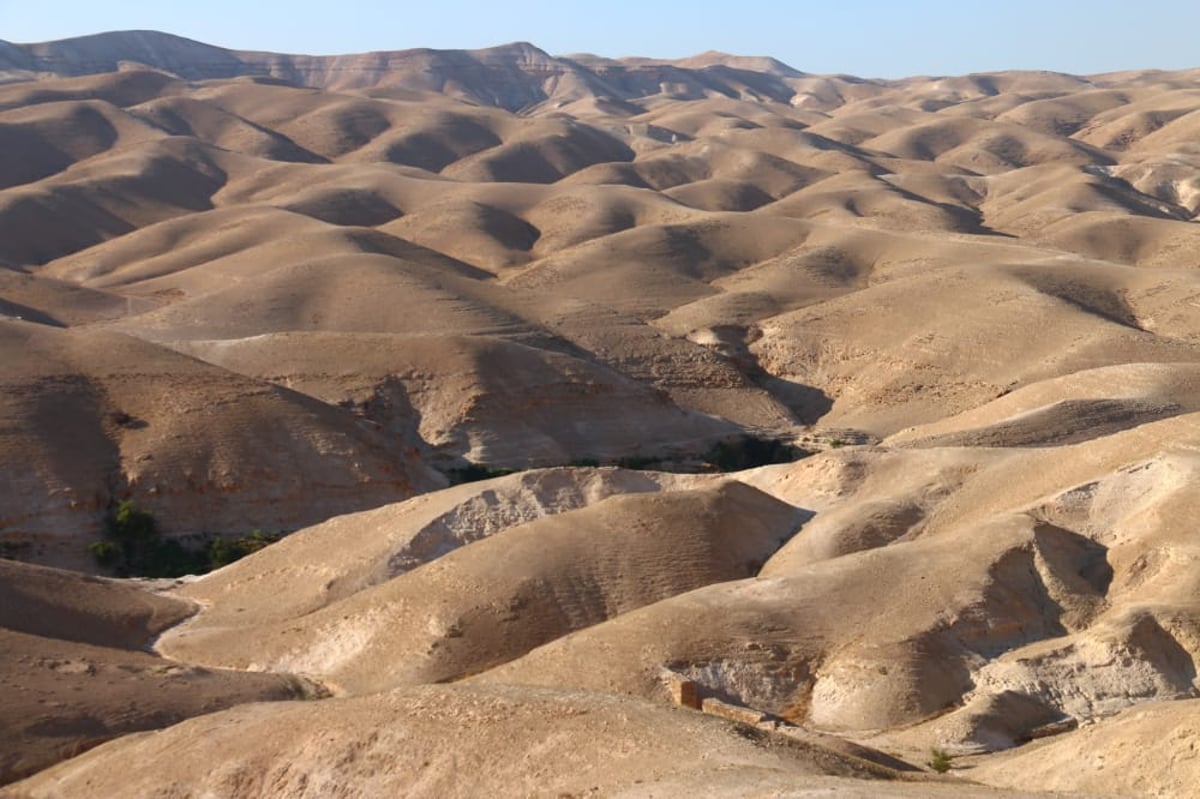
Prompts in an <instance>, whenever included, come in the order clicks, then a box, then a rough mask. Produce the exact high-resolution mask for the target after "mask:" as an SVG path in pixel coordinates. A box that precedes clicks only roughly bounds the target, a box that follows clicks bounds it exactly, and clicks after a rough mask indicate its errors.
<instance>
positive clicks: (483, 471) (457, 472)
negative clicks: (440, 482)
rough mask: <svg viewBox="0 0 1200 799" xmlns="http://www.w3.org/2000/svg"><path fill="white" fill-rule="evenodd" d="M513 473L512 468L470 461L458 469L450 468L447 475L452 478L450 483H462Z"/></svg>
mask: <svg viewBox="0 0 1200 799" xmlns="http://www.w3.org/2000/svg"><path fill="white" fill-rule="evenodd" d="M512 473H513V470H512V469H504V468H502V467H499V466H488V465H487V464H486V463H468V464H467V465H466V466H461V467H459V468H457V469H448V470H447V471H446V477H448V478H450V485H461V484H462V483H474V482H477V481H479V480H491V479H492V478H493V477H503V476H504V475H506V474H512Z"/></svg>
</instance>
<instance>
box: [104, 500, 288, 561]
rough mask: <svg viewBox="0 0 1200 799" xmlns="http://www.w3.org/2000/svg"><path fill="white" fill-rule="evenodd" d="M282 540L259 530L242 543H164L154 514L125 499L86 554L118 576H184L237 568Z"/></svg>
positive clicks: (169, 540)
mask: <svg viewBox="0 0 1200 799" xmlns="http://www.w3.org/2000/svg"><path fill="white" fill-rule="evenodd" d="M279 538H280V536H279V535H275V534H270V533H264V532H263V531H261V530H255V531H254V532H252V533H249V534H247V535H244V536H241V537H239V538H233V539H225V538H217V539H215V540H214V541H212V543H210V544H209V545H208V546H206V547H200V548H195V547H187V546H184V545H183V544H182V543H180V542H179V541H176V540H174V539H164V538H163V537H162V535H161V532H160V531H159V528H158V520H157V519H155V518H154V516H153V515H152V514H150V513H148V512H147V511H144V510H142V509H141V508H139V507H137V505H135V504H134V502H133V501H132V500H129V499H123V500H121V501H120V502H119V503H117V505H116V507H115V508H114V509H113V510H112V512H110V513H109V514H108V517H107V518H106V519H105V523H104V538H102V539H101V540H99V541H94V542H92V544H91V545H90V546H89V547H88V549H89V550H90V551H91V553H92V556H93V557H94V558H95V559H96V563H98V564H99V565H100V566H102V567H104V568H106V569H108V570H110V571H111V572H112V573H113V574H115V575H117V576H118V577H182V576H183V575H185V574H204V573H206V572H210V571H212V570H213V569H217V568H220V567H221V566H225V565H227V564H230V563H233V562H234V561H235V560H238V559H239V558H243V557H245V556H246V555H249V554H250V553H251V552H257V551H258V550H260V549H262V548H263V547H265V546H267V545H268V544H271V543H273V542H275V541H278V540H279Z"/></svg>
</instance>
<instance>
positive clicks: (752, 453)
mask: <svg viewBox="0 0 1200 799" xmlns="http://www.w3.org/2000/svg"><path fill="white" fill-rule="evenodd" d="M811 454H812V453H810V452H809V451H808V450H805V449H801V448H799V447H796V446H793V445H792V444H789V443H787V442H786V441H783V440H781V439H778V438H761V437H759V436H750V435H744V436H741V437H739V438H736V439H733V440H731V441H721V442H718V443H717V444H715V445H713V447H712V448H711V449H710V450H709V451H708V452H707V453H705V456H704V459H705V460H706V461H708V462H709V463H711V464H712V465H713V466H716V467H717V468H718V469H720V470H721V471H723V472H740V471H742V470H743V469H753V468H755V467H756V466H769V465H770V464H773V463H791V462H792V461H795V460H799V459H800V458H804V457H807V456H808V455H811Z"/></svg>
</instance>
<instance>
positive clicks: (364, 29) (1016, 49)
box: [0, 0, 1200, 77]
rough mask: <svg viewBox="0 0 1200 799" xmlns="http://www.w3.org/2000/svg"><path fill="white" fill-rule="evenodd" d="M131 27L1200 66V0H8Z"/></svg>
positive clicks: (588, 47) (852, 62)
mask: <svg viewBox="0 0 1200 799" xmlns="http://www.w3.org/2000/svg"><path fill="white" fill-rule="evenodd" d="M130 28H151V29H156V30H163V31H168V32H170V33H176V34H179V35H181V36H187V37H189V38H193V39H199V40H201V41H205V42H209V43H211V44H217V45H221V46H225V47H233V48H242V49H261V50H275V51H280V52H294V53H314V54H318V53H351V52H363V51H367V50H401V49H405V48H409V47H439V48H455V47H464V48H474V47H486V46H489V45H493V44H501V43H504V42H510V41H517V40H525V41H531V42H533V43H534V44H536V45H538V46H539V47H541V48H543V49H545V50H547V51H549V52H551V53H555V54H565V53H574V52H591V53H597V54H600V55H607V56H622V55H646V56H655V57H660V58H676V57H680V56H685V55H691V54H693V53H697V52H702V51H704V50H724V51H727V52H733V53H738V54H744V55H771V56H775V57H776V58H779V59H781V60H783V61H786V62H787V63H789V64H791V65H792V66H793V67H796V68H797V69H800V70H804V71H806V72H819V73H828V72H846V73H851V74H856V75H862V76H866V77H901V76H905V75H918V74H920V75H945V74H961V73H965V72H978V71H985V70H994V69H1051V70H1057V71H1062V72H1074V73H1093V72H1104V71H1115V70H1122V69H1139V68H1152V67H1153V68H1160V69H1182V68H1188V67H1198V66H1200V47H1198V46H1197V40H1198V38H1200V36H1198V33H1200V0H1187V1H1185V0H1178V1H1176V0H1169V1H1168V0H1163V1H1159V0H1143V1H1142V2H1129V0H1124V1H1123V2H1118V1H1117V0H1087V1H1086V2H1079V1H1077V0H991V1H990V2H988V3H986V4H984V3H972V2H969V0H959V1H958V2H948V1H946V0H911V2H907V3H906V2H884V1H883V0H860V1H858V2H855V0H841V1H840V2H839V0H827V1H826V2H766V1H765V0H720V1H719V2H717V1H715V0H688V1H687V2H679V1H676V0H669V1H667V2H655V0H606V1H605V2H588V3H582V2H575V3H573V2H565V1H563V2H548V1H547V0H512V1H510V2H502V0H493V1H491V2H489V1H487V0H422V1H421V2H406V0H388V1H386V2H385V1H383V0H341V1H340V2H339V0H321V1H320V2H311V1H310V0H293V2H277V1H276V0H260V1H259V2H256V1H255V0H237V1H234V0H182V1H180V0H107V1H106V0H63V1H62V2H54V0H41V1H39V0H0V39H6V40H8V41H16V42H30V41H45V40H48V39H60V38H66V37H69V36H77V35H83V34H87V33H97V32H100V31H105V30H122V29H130Z"/></svg>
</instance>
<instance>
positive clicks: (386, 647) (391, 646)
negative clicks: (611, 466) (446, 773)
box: [159, 483, 803, 694]
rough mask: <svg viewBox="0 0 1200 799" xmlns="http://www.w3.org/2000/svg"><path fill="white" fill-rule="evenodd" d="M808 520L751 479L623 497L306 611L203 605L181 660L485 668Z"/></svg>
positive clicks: (419, 671) (389, 682)
mask: <svg viewBox="0 0 1200 799" xmlns="http://www.w3.org/2000/svg"><path fill="white" fill-rule="evenodd" d="M802 519H803V514H802V513H801V512H800V511H799V510H797V509H796V508H793V507H792V506H790V505H787V504H785V503H782V502H779V501H778V500H774V499H771V498H770V497H768V496H767V495H765V494H763V493H761V492H759V491H757V490H755V489H752V488H750V487H748V486H745V485H742V484H740V483H725V484H723V485H720V486H718V487H716V488H713V489H707V490H702V491H681V492H671V493H666V494H657V493H652V494H638V495H635V496H630V497H613V498H610V499H607V500H604V501H601V502H598V503H595V504H593V505H589V506H588V507H586V508H584V509H581V510H576V511H572V512H567V513H563V514H559V515H555V516H553V517H550V518H545V519H540V520H535V521H532V522H529V523H527V524H524V525H518V526H515V527H513V528H511V529H508V530H502V531H500V532H498V533H495V534H493V535H491V536H488V537H487V538H486V539H484V540H480V541H477V542H474V543H469V544H467V545H465V546H463V547H461V548H459V549H456V550H455V551H453V552H450V553H447V554H443V555H441V556H440V557H438V558H437V559H436V560H434V561H433V562H431V563H428V564H425V565H423V566H420V567H418V568H416V569H414V570H412V571H408V572H405V573H402V574H400V575H399V576H397V577H395V578H393V579H391V580H389V581H387V582H384V583H381V584H378V585H376V586H373V587H371V588H369V589H365V590H363V591H361V592H359V593H356V594H354V595H352V596H350V597H348V598H346V599H342V600H340V601H336V602H333V603H331V604H329V605H326V606H325V607H323V608H322V609H320V610H319V611H316V612H312V613H308V614H305V615H304V616H303V617H301V618H294V617H293V618H287V619H281V620H279V621H278V622H276V623H274V624H270V625H260V626H250V627H236V628H232V629H230V628H225V627H222V626H221V625H220V624H219V623H218V624H215V625H214V624H213V623H211V622H209V621H208V620H207V618H206V617H205V615H204V614H201V616H200V617H198V618H197V619H196V620H195V621H193V622H192V623H190V624H188V625H186V627H184V628H181V629H180V630H177V631H173V632H172V633H171V634H170V635H169V636H167V637H166V638H164V639H163V640H162V641H161V642H160V644H159V647H160V649H161V650H162V651H163V652H165V653H169V654H170V655H171V656H172V657H175V658H178V659H181V660H184V661H190V662H204V663H207V664H208V665H224V666H231V667H234V668H240V669H246V668H249V669H252V670H269V671H288V672H302V673H305V674H308V675H311V676H315V677H318V678H320V679H321V680H323V681H327V682H328V683H329V684H330V685H333V686H336V687H337V689H338V690H340V691H345V692H349V693H353V694H359V693H372V692H375V691H380V690H384V689H387V688H390V687H394V686H396V685H402V684H420V683H430V682H442V681H447V680H453V679H457V678H459V677H462V676H465V675H469V674H475V673H478V672H480V671H484V670H486V669H488V668H490V667H492V666H495V665H498V664H500V663H503V662H506V661H508V660H512V659H513V658H516V657H519V656H521V655H523V654H525V653H526V652H528V651H529V650H531V649H533V648H534V647H537V646H539V645H541V644H543V643H546V642H548V641H552V640H555V639H557V638H560V637H561V636H563V635H566V634H567V633H570V632H572V631H574V630H579V629H583V628H586V627H589V626H591V625H594V624H598V623H601V622H603V621H605V620H606V619H610V618H613V617H616V616H619V615H621V614H624V613H628V612H630V611H632V610H634V609H636V608H639V607H642V606H644V605H649V604H652V603H654V602H657V601H659V600H661V599H665V598H667V597H670V596H674V595H676V594H681V593H684V592H686V591H689V590H691V589H694V588H699V587H701V586H704V585H708V584H710V583H716V582H721V581H724V580H731V579H738V578H743V577H747V576H751V575H753V574H754V573H756V571H757V569H758V568H759V566H760V565H761V564H762V563H763V562H764V561H765V560H766V559H767V558H768V557H769V556H770V555H771V553H773V552H774V551H775V550H776V549H778V547H779V546H781V545H782V544H783V543H784V542H785V541H786V540H787V539H788V537H789V536H791V534H792V533H793V532H794V530H795V529H796V528H797V526H798V525H799V523H800V521H801V520H802Z"/></svg>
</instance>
